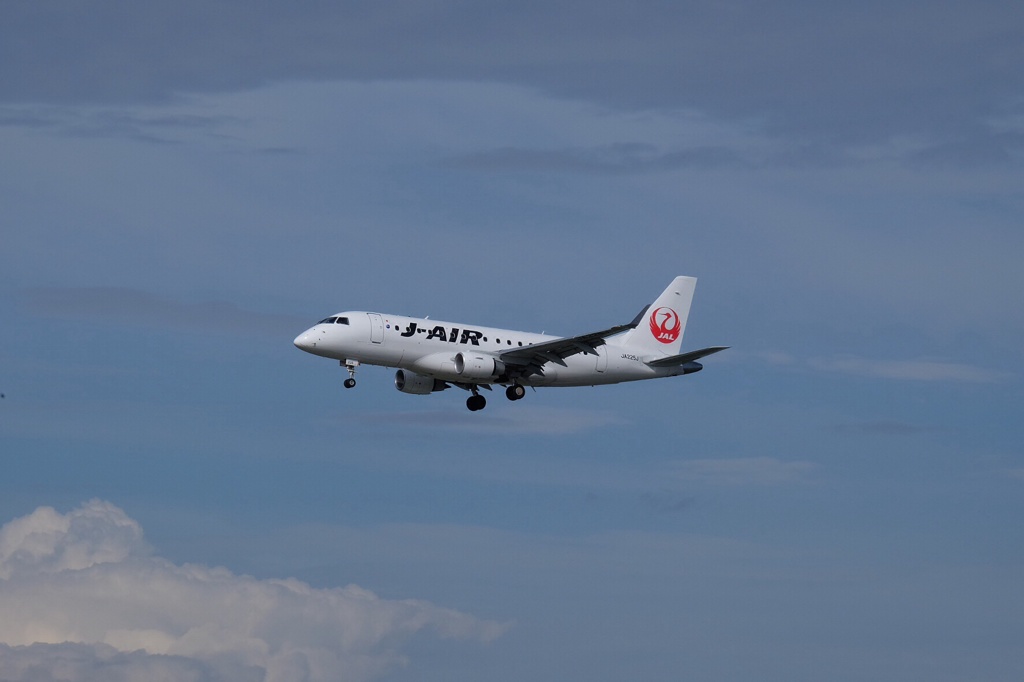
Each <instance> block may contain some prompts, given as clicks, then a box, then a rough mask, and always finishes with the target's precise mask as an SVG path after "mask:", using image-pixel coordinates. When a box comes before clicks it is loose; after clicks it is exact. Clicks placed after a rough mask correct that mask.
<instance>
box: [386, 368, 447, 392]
mask: <svg viewBox="0 0 1024 682" xmlns="http://www.w3.org/2000/svg"><path fill="white" fill-rule="evenodd" d="M395 388H397V389H398V390H399V391H401V392H402V393H413V394H415V395H426V394H427V393H433V392H434V391H443V390H444V389H446V388H448V385H447V384H445V383H444V382H443V381H440V380H439V379H435V378H434V377H428V376H424V375H422V374H417V373H416V372H410V371H409V370H407V369H400V370H398V371H397V372H395Z"/></svg>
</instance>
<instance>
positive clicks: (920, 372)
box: [810, 356, 1007, 384]
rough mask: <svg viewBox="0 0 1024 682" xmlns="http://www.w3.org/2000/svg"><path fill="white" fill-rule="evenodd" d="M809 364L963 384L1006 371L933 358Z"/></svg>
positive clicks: (881, 376) (989, 380)
mask: <svg viewBox="0 0 1024 682" xmlns="http://www.w3.org/2000/svg"><path fill="white" fill-rule="evenodd" d="M810 365H811V367H813V368H815V369H820V370H825V371H829V372H841V373H843V374H857V375H860V376H867V377H874V378H879V379H903V380H910V381H955V382H962V383H982V384H988V383H995V382H998V381H1002V380H1004V379H1006V378H1007V375H1006V374H1003V373H999V372H994V371H992V370H989V369H985V368H983V367H977V366H974V365H967V364H963V363H956V362H940V361H936V360H876V359H873V358H858V357H852V356H849V357H840V358H833V359H821V358H819V359H816V360H811V361H810Z"/></svg>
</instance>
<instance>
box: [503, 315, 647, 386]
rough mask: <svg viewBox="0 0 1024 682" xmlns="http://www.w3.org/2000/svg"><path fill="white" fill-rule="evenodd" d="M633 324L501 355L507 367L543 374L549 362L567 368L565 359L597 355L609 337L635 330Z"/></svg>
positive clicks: (505, 352) (537, 344) (556, 340)
mask: <svg viewBox="0 0 1024 682" xmlns="http://www.w3.org/2000/svg"><path fill="white" fill-rule="evenodd" d="M633 326H634V325H633V324H632V323H630V324H620V325H616V326H614V327H609V328H608V329H602V330H601V331H599V332H591V333H590V334H583V335H581V336H569V337H566V338H564V339H555V340H553V341H545V342H544V343H535V344H533V345H532V346H523V347H522V348H513V349H512V350H507V351H504V352H503V353H501V354H500V355H499V357H500V358H501V361H502V362H504V363H505V364H506V365H514V366H516V367H522V368H524V369H525V372H524V373H525V374H543V373H544V372H543V367H544V365H545V364H547V363H549V362H553V363H555V364H558V365H562V366H563V367H565V366H566V364H565V359H566V358H568V357H570V356H573V355H576V354H578V353H586V354H588V355H597V349H598V347H600V346H603V345H604V344H605V339H606V338H607V337H609V336H615V335H616V334H621V333H622V332H624V331H627V330H630V329H632V328H633Z"/></svg>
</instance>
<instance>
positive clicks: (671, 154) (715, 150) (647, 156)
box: [448, 143, 747, 174]
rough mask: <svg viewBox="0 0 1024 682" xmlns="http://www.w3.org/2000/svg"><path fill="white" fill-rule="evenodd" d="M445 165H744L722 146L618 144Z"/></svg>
mask: <svg viewBox="0 0 1024 682" xmlns="http://www.w3.org/2000/svg"><path fill="white" fill-rule="evenodd" d="M448 165H450V166H452V167H454V168H466V169H469V170H482V171H511V172H536V171H541V172H563V173H597V174H618V173H644V172H658V171H669V170H676V169H680V168H696V169H713V168H721V167H724V166H731V167H732V166H743V165H747V164H746V162H744V161H743V160H742V159H741V158H740V156H739V155H738V154H737V153H736V152H734V151H733V150H731V149H729V148H727V147H724V146H723V147H711V146H702V147H693V148H689V149H681V150H676V151H662V150H659V149H656V148H655V147H653V146H652V145H648V144H642V143H619V144H613V145H606V146H602V147H593V148H568V149H519V148H515V147H504V148H501V149H493V150H489V151H484V152H477V153H473V154H467V155H465V156H462V157H458V158H455V159H452V160H451V161H450V162H449V163H448Z"/></svg>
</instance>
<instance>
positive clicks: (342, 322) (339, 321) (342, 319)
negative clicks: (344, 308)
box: [338, 317, 348, 324]
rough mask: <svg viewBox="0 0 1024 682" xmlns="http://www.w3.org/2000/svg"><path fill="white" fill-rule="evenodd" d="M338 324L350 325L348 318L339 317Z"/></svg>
mask: <svg viewBox="0 0 1024 682" xmlns="http://www.w3.org/2000/svg"><path fill="white" fill-rule="evenodd" d="M338 324H348V318H347V317H339V318H338Z"/></svg>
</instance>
